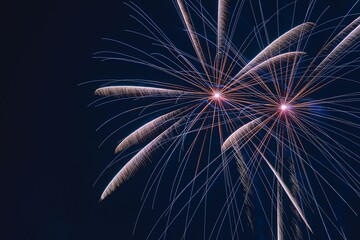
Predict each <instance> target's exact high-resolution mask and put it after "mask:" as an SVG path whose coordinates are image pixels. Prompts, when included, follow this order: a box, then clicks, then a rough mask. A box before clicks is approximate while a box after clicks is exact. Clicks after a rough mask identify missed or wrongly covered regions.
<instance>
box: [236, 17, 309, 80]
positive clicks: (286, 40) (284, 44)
mask: <svg viewBox="0 0 360 240" xmlns="http://www.w3.org/2000/svg"><path fill="white" fill-rule="evenodd" d="M314 26H315V24H314V23H312V22H306V23H303V24H300V25H299V26H296V27H294V28H292V29H290V30H289V31H287V32H286V33H284V34H283V35H281V36H280V37H278V38H277V39H275V40H274V41H273V42H272V43H270V44H269V45H268V46H267V47H266V48H264V49H263V50H262V51H261V52H260V53H259V54H257V55H256V56H255V57H254V58H253V59H252V60H251V61H250V62H249V63H247V64H246V65H245V66H244V67H243V68H242V69H241V70H240V71H239V72H238V73H237V74H236V75H235V76H234V77H233V79H237V78H239V77H240V76H241V75H243V74H244V73H246V72H247V71H249V70H250V69H252V68H253V67H254V66H256V65H257V64H259V63H261V62H262V61H264V60H266V59H267V58H270V57H272V56H274V55H276V53H279V52H281V51H283V50H284V49H286V48H289V46H291V45H292V44H294V43H296V42H298V41H299V40H300V38H301V37H302V36H303V35H305V34H307V33H309V32H310V31H311V30H312V29H313V28H314Z"/></svg>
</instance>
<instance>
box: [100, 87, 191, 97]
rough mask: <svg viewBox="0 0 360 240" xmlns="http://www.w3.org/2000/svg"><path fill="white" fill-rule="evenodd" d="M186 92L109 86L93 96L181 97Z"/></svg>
mask: <svg viewBox="0 0 360 240" xmlns="http://www.w3.org/2000/svg"><path fill="white" fill-rule="evenodd" d="M185 93H187V92H184V91H180V90H172V89H165V88H154V87H139V86H110V87H102V88H98V89H96V91H95V95H100V96H118V97H122V96H138V97H139V96H152V97H156V96H165V97H168V96H181V95H182V94H185Z"/></svg>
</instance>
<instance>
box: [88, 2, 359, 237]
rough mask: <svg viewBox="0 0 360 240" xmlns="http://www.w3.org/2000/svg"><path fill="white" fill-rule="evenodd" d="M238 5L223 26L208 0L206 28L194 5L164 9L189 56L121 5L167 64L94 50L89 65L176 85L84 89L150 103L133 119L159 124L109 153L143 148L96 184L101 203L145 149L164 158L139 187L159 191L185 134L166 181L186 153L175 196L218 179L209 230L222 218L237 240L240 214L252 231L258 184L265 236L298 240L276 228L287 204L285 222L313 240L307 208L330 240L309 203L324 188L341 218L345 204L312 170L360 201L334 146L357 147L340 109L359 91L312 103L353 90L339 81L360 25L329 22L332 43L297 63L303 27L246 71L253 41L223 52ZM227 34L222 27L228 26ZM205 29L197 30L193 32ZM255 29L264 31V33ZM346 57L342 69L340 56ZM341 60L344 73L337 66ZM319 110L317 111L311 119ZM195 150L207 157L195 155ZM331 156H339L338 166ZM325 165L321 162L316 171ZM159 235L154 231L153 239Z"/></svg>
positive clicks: (307, 31)
mask: <svg viewBox="0 0 360 240" xmlns="http://www.w3.org/2000/svg"><path fill="white" fill-rule="evenodd" d="M244 2H245V1H239V3H237V4H236V6H235V10H234V12H235V14H234V15H233V16H231V17H229V15H230V14H229V12H230V10H229V2H228V0H219V1H218V16H217V21H213V19H212V18H210V16H208V15H209V14H208V13H207V12H206V11H205V9H203V7H202V5H201V3H200V4H199V6H198V5H195V4H194V3H192V2H191V1H185V0H177V1H174V4H175V6H176V8H177V10H178V13H179V15H180V17H181V19H182V21H183V25H184V27H185V29H186V33H187V35H188V37H189V40H190V42H191V45H192V47H193V53H195V55H196V56H193V55H191V53H189V52H185V51H182V50H180V49H179V48H177V47H176V46H175V44H174V43H173V42H172V41H171V40H170V38H169V37H168V36H167V35H166V34H164V33H163V31H162V30H161V29H160V28H159V27H158V26H157V25H156V24H155V23H154V22H153V21H152V20H151V19H150V18H149V17H148V16H147V15H146V14H145V13H144V12H143V11H142V10H141V9H140V8H139V7H137V6H136V5H135V4H133V3H130V4H128V5H129V7H130V8H132V9H133V10H134V11H135V12H136V13H137V14H138V15H139V17H138V18H135V19H136V20H137V21H138V22H140V23H141V24H142V25H143V26H145V27H146V29H147V30H148V34H143V33H141V34H140V35H141V36H142V37H146V38H148V39H150V40H151V41H153V42H155V45H157V46H158V47H161V48H162V49H163V50H165V51H166V52H167V53H168V56H165V55H164V54H161V53H158V54H148V53H146V52H145V51H143V50H141V49H138V48H135V47H133V46H131V45H128V44H126V43H123V42H120V41H116V43H118V44H121V45H123V46H126V47H128V48H129V49H131V50H133V51H135V52H136V53H138V54H141V56H142V57H137V56H132V55H129V54H126V53H118V52H99V53H97V54H96V57H98V58H101V59H103V60H121V61H126V62H131V63H136V64H139V65H140V66H146V67H151V68H154V69H156V70H159V71H161V72H164V73H166V74H167V76H169V77H171V78H174V79H176V81H175V82H176V83H171V80H168V81H154V80H140V81H137V80H134V81H133V83H134V84H131V85H112V86H104V87H101V88H98V89H97V90H96V92H95V94H96V95H99V96H104V97H105V99H108V98H109V97H118V98H120V99H121V100H122V99H140V100H141V99H142V100H145V101H146V102H147V101H151V100H149V99H151V98H153V99H154V100H153V102H151V103H150V104H146V105H145V106H144V107H143V108H142V109H143V110H144V109H147V108H151V107H154V106H155V107H156V110H154V111H153V112H151V113H148V114H145V115H144V116H146V117H149V116H152V115H159V114H160V116H158V117H155V118H152V120H151V121H149V122H147V123H145V124H144V125H142V126H141V127H139V128H137V129H136V130H134V131H133V132H132V133H131V134H129V135H128V136H126V137H125V138H124V139H123V140H122V141H121V142H120V143H119V144H118V146H117V147H116V150H115V152H116V153H120V154H122V153H124V152H126V151H127V150H128V149H130V148H132V147H134V146H136V145H138V144H140V143H146V145H145V146H144V147H142V148H140V149H137V150H135V152H132V153H129V154H128V155H126V156H129V155H130V154H133V156H132V157H131V158H130V160H128V161H127V162H126V164H124V166H123V167H122V168H121V169H120V171H119V172H118V173H117V174H116V175H115V176H114V177H113V179H112V180H111V182H110V183H109V184H108V185H107V187H106V188H105V190H104V191H103V194H102V195H101V200H103V199H105V198H106V197H107V196H108V195H109V194H111V193H112V192H113V191H114V190H115V189H116V188H117V187H119V186H120V185H121V184H122V183H123V182H124V181H126V180H128V179H129V178H130V176H132V175H134V174H135V173H136V171H137V170H138V169H139V168H140V167H142V166H143V165H145V164H146V163H147V162H148V161H149V159H150V158H151V155H152V153H154V151H155V150H156V149H158V148H160V147H164V146H166V148H167V150H166V154H167V155H166V154H164V159H163V158H162V159H161V160H157V162H158V165H156V169H155V171H157V172H158V174H156V173H155V174H153V175H152V176H151V181H150V180H149V183H148V185H147V187H148V188H149V189H152V188H156V185H154V182H155V180H158V181H160V180H159V179H160V178H161V175H162V173H163V172H164V170H165V167H166V166H167V165H168V163H169V162H170V161H171V156H173V155H174V152H175V149H181V146H182V145H183V144H184V141H185V139H187V137H188V136H190V135H191V136H192V137H191V140H190V142H191V144H190V146H189V147H188V148H187V149H186V151H185V152H184V153H183V155H181V156H182V159H181V162H182V163H181V166H182V168H180V169H179V171H178V173H177V175H176V176H175V180H176V179H178V180H177V181H180V180H179V179H181V176H182V174H183V172H184V169H185V167H186V164H187V162H188V161H189V160H191V159H193V157H192V153H193V152H194V151H195V149H196V152H197V154H196V155H197V156H198V159H197V167H196V170H195V177H194V179H193V180H192V181H191V182H190V183H189V184H187V185H186V187H185V188H191V186H193V185H192V184H193V183H194V181H195V179H196V178H197V177H198V176H200V175H206V178H207V181H206V182H205V183H204V185H202V186H201V187H200V188H202V189H203V192H205V193H206V192H207V191H208V190H209V188H210V186H211V182H213V181H215V179H216V178H218V176H219V175H220V174H224V178H225V182H226V186H225V188H226V194H227V201H226V204H225V206H226V207H224V209H222V211H221V213H222V214H219V219H218V220H217V221H216V223H218V222H221V220H222V219H221V218H225V217H224V216H226V215H228V216H230V217H229V219H230V220H229V221H230V222H231V225H232V226H234V227H233V231H234V232H235V233H234V234H233V238H236V237H238V236H239V235H238V234H239V233H237V231H238V230H237V226H238V225H239V224H241V221H240V216H241V215H242V214H243V213H245V215H246V216H247V218H248V221H249V222H251V221H252V220H251V208H252V203H251V201H252V200H251V199H252V198H256V197H257V198H260V197H259V194H258V192H257V191H258V190H256V188H257V186H255V183H254V182H255V181H254V179H255V178H259V179H260V181H261V182H262V183H263V185H264V186H265V188H266V189H268V191H267V195H268V199H269V200H270V201H271V206H272V207H273V210H271V216H272V215H273V214H272V211H275V212H276V214H275V215H276V221H274V222H275V224H273V220H272V219H271V217H269V216H268V215H269V214H266V213H265V212H266V211H265V210H264V214H265V217H266V221H267V223H268V225H269V227H270V228H271V229H272V228H273V226H275V227H274V228H276V231H273V230H271V232H272V233H273V237H274V238H275V237H276V238H277V239H283V237H284V235H288V236H291V235H292V236H294V237H299V235H300V233H296V231H295V233H294V232H293V233H290V232H291V231H292V230H290V229H288V228H287V227H286V224H284V220H283V218H284V209H285V205H286V204H289V205H290V206H291V208H292V209H293V211H294V216H297V217H298V220H297V223H298V225H301V224H304V226H305V227H306V229H307V234H308V235H309V237H310V236H311V234H312V232H313V231H315V230H314V229H313V228H312V226H311V221H309V219H308V218H307V215H306V214H305V212H306V211H305V210H306V207H307V206H308V207H310V206H311V205H312V207H313V208H314V209H315V211H316V212H317V213H318V215H319V216H320V218H321V220H322V222H323V227H324V229H325V231H326V233H327V234H328V238H329V239H331V236H330V235H331V234H330V233H329V232H328V227H327V224H326V221H325V220H324V219H325V218H326V219H328V220H327V221H328V222H331V223H333V222H332V221H331V217H330V216H329V215H331V214H328V213H326V211H325V210H324V208H323V207H322V206H320V205H319V204H318V201H317V196H318V195H319V194H322V195H321V196H325V197H326V193H325V190H324V189H323V187H322V186H323V185H326V187H329V188H331V190H332V191H334V192H335V193H336V195H337V196H338V197H339V199H340V200H341V201H342V202H344V203H345V204H346V205H348V206H349V208H350V209H351V206H350V205H349V204H348V203H347V202H346V200H345V199H344V198H343V197H342V196H341V194H340V193H339V191H338V190H337V189H335V187H333V186H332V185H331V183H330V182H329V180H327V179H326V178H325V177H324V176H323V175H322V174H321V171H322V170H319V169H318V167H315V166H321V168H322V169H326V171H328V172H329V173H330V174H332V175H333V176H334V177H335V178H336V179H337V180H338V181H341V182H343V183H344V184H345V185H346V186H347V187H348V189H349V190H351V191H353V192H354V194H355V195H357V196H359V195H360V191H359V183H360V182H359V174H358V173H357V171H356V170H355V169H354V167H353V166H352V163H350V162H353V163H354V164H358V163H359V162H358V159H357V158H358V155H357V154H356V152H354V151H353V150H352V148H351V147H350V146H346V145H345V144H344V143H347V142H349V143H350V145H351V144H353V145H354V146H357V147H358V146H359V141H358V140H359V137H358V136H356V134H354V133H353V132H351V131H353V130H359V124H358V123H357V122H356V120H358V119H359V117H360V116H359V110H358V109H357V108H356V106H354V105H351V104H349V105H347V104H348V103H354V102H358V101H359V100H360V92H357V91H356V89H355V90H354V91H352V92H351V93H344V94H341V95H338V96H328V97H321V98H319V99H317V98H316V96H317V92H319V91H321V89H324V88H325V87H326V86H327V85H329V84H331V83H334V82H337V81H342V82H344V84H345V83H346V82H351V83H356V81H355V80H351V79H347V78H346V74H348V73H349V72H351V71H354V70H356V69H357V68H358V65H357V62H358V61H359V58H357V57H355V58H353V55H351V54H354V53H356V50H357V47H358V46H359V42H358V40H359V35H360V17H358V18H356V16H355V17H354V19H353V21H352V22H351V23H349V24H348V25H346V26H343V25H340V24H339V25H337V26H336V27H334V28H333V33H332V35H331V36H329V39H328V40H327V41H326V42H325V44H324V45H323V46H322V47H321V48H319V50H318V53H317V54H316V56H315V57H312V58H310V57H307V56H306V53H305V48H306V43H307V41H309V39H310V36H312V35H314V33H315V31H316V30H314V29H316V28H315V26H316V24H315V23H312V22H304V23H302V24H299V25H297V26H295V27H293V28H291V29H288V30H287V31H286V32H285V33H284V34H282V35H280V36H279V37H278V38H276V39H275V40H273V41H269V43H268V45H267V46H266V47H264V48H263V49H262V50H261V51H260V52H259V53H258V54H257V55H256V56H255V57H254V58H252V59H251V60H250V61H249V60H247V59H245V57H244V53H243V51H244V49H245V48H246V43H247V42H251V41H252V40H253V39H251V37H250V36H249V39H246V40H245V41H244V43H243V44H242V45H241V47H240V48H238V47H236V46H235V45H234V44H233V43H232V38H233V36H234V33H233V29H235V26H236V24H237V23H236V21H237V19H238V18H239V16H240V12H241V10H242V8H243V7H244ZM191 11H193V13H192V14H190V12H191ZM196 17H197V18H199V19H200V20H202V26H203V28H204V32H203V33H202V34H200V33H198V32H197V31H196V27H195V24H194V20H193V19H195V18H196ZM346 17H349V16H346ZM229 19H230V20H229ZM343 19H345V17H344V18H343ZM229 25H230V26H232V27H231V28H229V27H228V26H229ZM205 26H206V27H207V29H208V30H205ZM340 26H341V29H340V31H339V30H338V29H339V28H340ZM257 28H263V29H264V28H265V24H264V23H263V24H261V25H260V26H258V27H257ZM209 32H210V33H214V34H215V35H216V36H217V39H216V40H217V41H215V42H212V41H211V40H209V39H208V38H207V35H208V34H209ZM255 32H256V31H255ZM136 34H139V33H136ZM254 36H256V34H254ZM112 41H114V40H112ZM349 56H350V57H351V58H352V59H351V60H348V59H347V58H346V57H349ZM344 59H345V60H346V61H345V63H341V61H342V60H344ZM340 63H341V64H340ZM344 69H345V70H344ZM356 86H357V85H356ZM110 101H112V100H110ZM319 107H321V108H322V109H325V110H326V111H317V108H319ZM122 114H126V113H122ZM118 116H121V114H120V115H118ZM139 119H141V117H140V118H139ZM135 120H138V119H135ZM135 120H134V121H135ZM341 124H344V125H346V127H342V126H341ZM349 129H352V130H349ZM215 138H216V139H215ZM200 139H202V140H200ZM205 139H207V140H205ZM187 141H189V140H187ZM216 144H217V145H218V148H219V150H220V152H219V153H218V157H215V158H213V159H210V155H211V153H210V151H211V150H210V148H214V145H216ZM207 145H208V148H209V149H207ZM309 145H312V146H313V148H312V150H311V151H316V152H315V153H311V152H309V151H308V148H307V146H309ZM206 149H207V150H206ZM313 149H315V150H313ZM206 151H208V154H205V152H206ZM165 155H166V157H165ZM319 155H321V159H322V160H321V161H320V159H319V157H318V156H319ZM341 155H345V156H346V159H344V157H343V156H341ZM203 158H208V159H207V164H206V166H205V167H202V168H201V167H200V165H201V164H200V163H201V162H202V163H204V160H203ZM233 160H235V161H236V163H237V166H238V172H239V174H238V176H237V178H238V180H237V181H236V182H233V179H232V177H231V176H230V174H229V171H231V169H229V166H230V163H231V162H232V161H233ZM325 160H326V163H324V162H323V161H325ZM219 161H220V162H221V164H220V165H219V167H218V168H216V170H215V171H214V172H212V173H209V168H210V166H211V165H214V164H215V163H218V162H219ZM160 163H161V164H160ZM269 173H271V174H270V175H269ZM310 175H311V176H310ZM175 180H174V184H173V188H172V201H173V202H176V201H177V199H178V198H179V196H180V195H181V194H182V193H183V192H184V191H183V190H181V189H179V184H177V183H176V181H175ZM314 181H315V182H316V184H318V186H320V187H321V193H316V192H315V191H314V187H313V185H314ZM239 189H242V192H243V197H244V198H243V201H241V202H242V207H239V206H238V203H237V202H239V201H240V200H239V199H235V194H234V192H236V191H238V190H239ZM239 191H240V190H239ZM149 192H150V190H148V191H147V193H146V192H145V196H148V194H149ZM191 192H192V195H196V194H200V192H199V191H198V192H195V191H194V192H193V190H191ZM205 195H206V194H205ZM204 198H205V197H203V198H202V200H204ZM285 199H286V200H285ZM326 202H327V203H328V206H329V207H330V209H332V207H331V203H330V200H329V199H326ZM172 205H173V204H172ZM186 205H187V206H188V208H186V207H184V209H185V210H186V209H189V205H190V201H189V202H188V203H187V204H186ZM171 209H172V206H170V207H169V208H167V210H166V214H165V213H164V216H165V215H167V216H168V217H169V220H168V221H167V223H168V226H167V228H168V227H169V226H170V225H171V224H172V222H173V221H174V219H170V216H171V214H170V213H171ZM188 212H189V210H188ZM176 216H177V215H176ZM174 218H176V217H174ZM335 218H336V217H335ZM188 219H192V216H191V214H190V215H189V213H188V214H187V220H186V221H187V223H186V228H187V227H188V226H189V225H190V222H191V220H188ZM219 224H220V223H219ZM250 225H252V223H250ZM334 225H335V224H334ZM295 228H299V226H297V227H295ZM214 229H215V228H214ZM214 229H213V231H211V233H210V234H208V237H209V238H211V237H215V235H216V233H215V231H214ZM336 230H337V231H338V234H339V235H340V236H341V237H343V238H346V237H345V235H344V233H343V232H342V230H341V228H336ZM165 234H166V231H164V233H163V235H162V236H161V237H164V236H165ZM184 237H185V233H184Z"/></svg>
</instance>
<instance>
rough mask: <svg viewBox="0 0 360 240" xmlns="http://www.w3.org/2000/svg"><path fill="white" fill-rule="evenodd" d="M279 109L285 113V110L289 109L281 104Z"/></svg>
mask: <svg viewBox="0 0 360 240" xmlns="http://www.w3.org/2000/svg"><path fill="white" fill-rule="evenodd" d="M280 109H281V110H282V111H286V110H287V109H289V106H288V105H286V104H281V106H280Z"/></svg>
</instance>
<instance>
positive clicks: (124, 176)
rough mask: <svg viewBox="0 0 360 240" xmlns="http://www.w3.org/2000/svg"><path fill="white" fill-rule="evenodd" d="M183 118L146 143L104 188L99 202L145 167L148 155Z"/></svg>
mask: <svg viewBox="0 0 360 240" xmlns="http://www.w3.org/2000/svg"><path fill="white" fill-rule="evenodd" d="M183 120H184V118H182V119H180V120H178V121H177V122H176V123H175V124H173V125H172V126H171V127H169V128H168V129H166V130H165V131H164V132H162V133H161V134H160V135H159V136H157V137H156V138H154V139H153V140H152V141H151V142H150V143H148V144H147V145H146V146H145V147H144V148H143V149H141V150H140V151H139V152H138V153H137V154H136V155H135V156H134V157H132V158H131V159H130V161H129V162H127V163H126V164H125V166H124V167H123V168H121V170H120V171H119V172H118V173H117V174H116V175H115V177H114V178H113V179H112V180H111V181H110V183H109V184H108V185H107V186H106V188H105V190H104V191H103V193H102V194H101V197H100V200H101V201H102V200H104V199H105V198H106V197H107V196H108V195H109V194H110V193H112V192H113V191H114V190H115V189H116V188H117V187H118V186H120V185H121V184H122V183H123V182H124V181H126V180H128V179H129V178H130V176H131V175H132V174H134V172H136V171H137V170H138V169H139V168H140V167H141V166H143V165H145V163H146V160H147V159H148V158H149V156H150V154H151V153H152V152H153V151H154V150H155V149H156V148H158V147H160V146H161V144H162V140H164V139H166V138H167V137H169V136H170V135H171V134H172V132H173V131H174V130H175V129H176V128H177V127H179V125H180V124H181V122H183Z"/></svg>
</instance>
